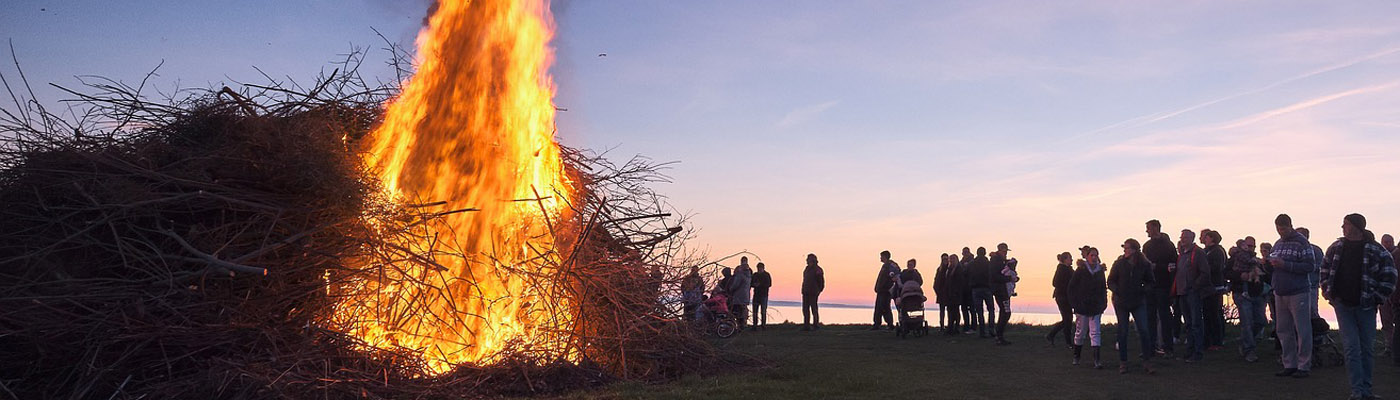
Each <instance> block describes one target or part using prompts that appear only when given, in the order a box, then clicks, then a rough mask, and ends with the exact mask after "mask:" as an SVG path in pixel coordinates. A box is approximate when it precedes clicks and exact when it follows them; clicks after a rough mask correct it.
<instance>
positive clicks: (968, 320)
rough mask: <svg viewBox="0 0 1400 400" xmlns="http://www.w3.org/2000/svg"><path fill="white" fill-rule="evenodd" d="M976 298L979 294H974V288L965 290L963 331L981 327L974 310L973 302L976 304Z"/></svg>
mask: <svg viewBox="0 0 1400 400" xmlns="http://www.w3.org/2000/svg"><path fill="white" fill-rule="evenodd" d="M976 299H977V296H975V295H973V294H972V289H967V291H965V292H963V301H962V314H963V331H970V330H975V329H979V325H978V318H977V317H976V316H974V315H973V313H974V312H973V310H974V309H975V308H974V307H973V304H976V301H975V300H976Z"/></svg>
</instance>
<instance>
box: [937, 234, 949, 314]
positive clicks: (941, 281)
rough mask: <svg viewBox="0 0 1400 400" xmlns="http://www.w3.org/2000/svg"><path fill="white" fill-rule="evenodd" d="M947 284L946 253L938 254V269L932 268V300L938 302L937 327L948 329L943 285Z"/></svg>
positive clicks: (946, 304) (946, 300)
mask: <svg viewBox="0 0 1400 400" xmlns="http://www.w3.org/2000/svg"><path fill="white" fill-rule="evenodd" d="M947 284H948V253H943V255H942V256H939V261H938V269H935V270H933V302H934V304H938V328H939V329H944V330H947V329H948V322H949V321H948V299H947V297H945V296H946V295H947V294H946V290H945V289H944V286H945V285H947Z"/></svg>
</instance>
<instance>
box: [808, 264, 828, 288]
mask: <svg viewBox="0 0 1400 400" xmlns="http://www.w3.org/2000/svg"><path fill="white" fill-rule="evenodd" d="M823 290H826V276H825V273H823V272H822V267H821V266H817V265H808V266H807V268H806V269H804V270H802V294H804V295H818V294H822V291H823Z"/></svg>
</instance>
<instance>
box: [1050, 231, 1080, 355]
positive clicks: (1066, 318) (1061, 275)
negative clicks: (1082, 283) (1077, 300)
mask: <svg viewBox="0 0 1400 400" xmlns="http://www.w3.org/2000/svg"><path fill="white" fill-rule="evenodd" d="M1056 259H1058V260H1059V262H1060V263H1059V265H1056V266H1055V277H1054V278H1052V279H1051V281H1050V284H1051V285H1053V286H1054V287H1055V291H1054V293H1053V294H1052V297H1054V299H1055V306H1056V307H1057V308H1059V309H1060V322H1058V323H1056V324H1054V325H1051V327H1050V333H1049V334H1047V335H1045V340H1047V341H1049V342H1050V345H1051V346H1054V345H1055V335H1056V334H1059V333H1060V332H1061V331H1064V333H1065V346H1074V309H1073V308H1071V307H1070V304H1069V280H1070V277H1072V276H1074V267H1071V266H1070V264H1073V263H1074V256H1072V255H1070V254H1069V252H1068V251H1066V252H1064V253H1060V255H1059V257H1056Z"/></svg>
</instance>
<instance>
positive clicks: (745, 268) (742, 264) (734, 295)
mask: <svg viewBox="0 0 1400 400" xmlns="http://www.w3.org/2000/svg"><path fill="white" fill-rule="evenodd" d="M751 290H753V268H750V267H749V258H748V257H739V266H738V267H735V268H734V278H733V280H731V281H729V309H730V310H732V311H733V312H734V320H735V321H738V322H739V329H744V325H745V324H747V323H748V321H749V318H748V315H746V314H748V312H749V302H750V299H752V296H751V293H750V291H751Z"/></svg>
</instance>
